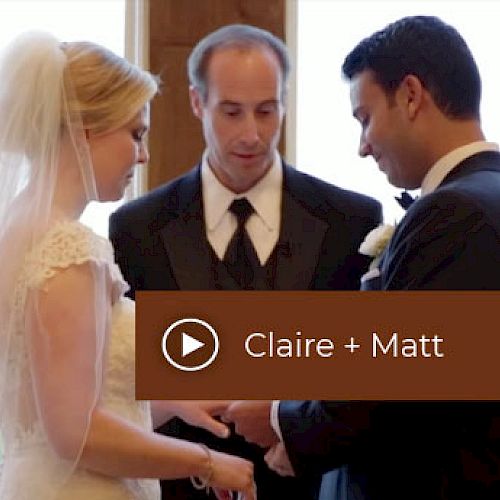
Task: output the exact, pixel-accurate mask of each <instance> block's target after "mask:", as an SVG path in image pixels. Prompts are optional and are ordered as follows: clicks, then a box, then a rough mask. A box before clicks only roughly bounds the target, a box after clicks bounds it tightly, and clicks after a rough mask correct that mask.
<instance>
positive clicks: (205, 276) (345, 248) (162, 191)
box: [110, 25, 381, 500]
mask: <svg viewBox="0 0 500 500" xmlns="http://www.w3.org/2000/svg"><path fill="white" fill-rule="evenodd" d="M289 72H290V60H289V54H288V50H287V48H286V46H285V45H284V43H283V42H282V41H281V40H280V39H279V38H277V37H275V36H274V35H273V34H271V33H270V32H268V31H265V30H262V29H259V28H256V27H253V26H249V25H229V26H225V27H223V28H220V29H219V30H217V31H215V32H213V33H211V34H209V35H207V36H206V37H205V38H204V39H202V40H201V41H200V42H199V43H198V44H197V45H196V47H195V48H194V49H193V51H192V53H191V55H190V57H189V60H188V74H189V82H190V89H189V92H190V100H191V107H192V110H193V113H194V115H195V116H196V117H197V118H198V119H199V120H200V123H201V125H202V129H203V134H204V138H205V143H206V149H205V151H204V153H203V154H202V157H201V159H200V162H199V163H198V165H196V166H195V167H194V168H193V169H192V170H190V171H189V172H187V173H186V174H185V175H183V176H181V177H179V178H177V179H175V180H173V181H172V182H170V183H168V184H166V185H163V186H161V187H159V188H157V189H155V190H154V191H152V192H150V193H149V194H147V195H145V196H143V197H142V198H139V199H137V200H135V201H132V202H130V203H128V204H126V205H125V206H123V207H122V208H120V209H119V210H118V211H117V212H116V213H115V214H113V215H112V217H111V220H110V238H111V240H112V242H113V244H114V247H115V251H116V258H117V261H118V264H119V266H120V268H121V270H122V272H123V274H124V276H125V279H126V280H127V281H128V283H129V284H130V286H131V294H132V296H133V294H134V293H135V291H136V290H308V289H315V290H356V289H358V288H359V280H360V277H361V275H362V274H363V273H364V272H365V271H366V269H367V265H368V259H367V258H366V257H365V256H362V255H361V254H359V253H358V247H359V245H360V243H361V242H362V240H363V238H364V237H365V235H366V234H367V233H368V232H369V231H370V230H371V229H373V228H374V227H375V226H376V225H377V224H378V223H379V221H380V218H381V207H380V204H379V203H378V202H376V201H375V200H373V199H371V198H368V197H366V196H363V195H360V194H357V193H353V192H350V191H346V190H343V189H340V188H338V187H336V186H333V185H330V184H327V183H326V182H323V181H321V180H319V179H317V178H314V177H311V176H309V175H307V174H305V173H302V172H299V171H298V170H296V169H295V168H294V167H292V166H291V165H289V164H287V162H286V161H285V160H284V158H283V157H282V156H281V155H280V153H279V152H278V150H277V147H278V142H279V138H280V133H281V127H282V123H283V118H284V115H285V106H286V96H287V88H288V76H289ZM167 78H168V75H167ZM327 161H331V162H332V166H333V165H334V162H335V159H334V157H332V158H331V159H328V160H327ZM160 430H161V432H165V433H168V434H174V435H176V436H182V437H185V438H189V439H193V440H197V441H198V440H200V441H202V440H205V442H210V443H211V445H212V446H219V447H221V448H222V449H225V450H231V452H233V453H237V454H241V455H242V456H245V457H251V458H252V459H253V460H254V461H255V463H256V481H257V489H258V495H259V498H260V499H264V500H265V499H273V498H287V499H300V500H307V499H313V498H316V493H317V485H318V481H317V480H316V479H317V478H313V479H310V480H309V479H308V480H307V481H306V480H298V479H293V478H292V479H290V478H281V477H279V476H278V475H277V474H275V473H274V472H271V471H269V470H268V468H267V466H266V465H265V463H264V461H263V458H262V457H263V454H264V452H263V451H262V450H260V449H259V448H258V447H256V446H255V447H253V446H251V445H249V444H248V443H246V442H245V441H244V440H243V439H242V438H237V437H232V438H230V439H229V440H227V441H223V440H220V439H219V440H217V441H216V442H215V443H214V440H215V438H213V437H211V436H208V434H206V433H203V432H201V431H199V430H195V429H193V428H188V426H186V425H182V424H181V423H179V422H175V424H174V425H169V426H168V428H167V427H164V428H162V429H160ZM162 487H163V495H164V498H167V497H168V498H174V497H175V498H178V499H180V498H186V499H187V498H190V499H192V498H194V497H193V492H192V488H191V486H190V485H189V484H188V485H187V487H184V485H183V484H180V482H179V481H177V482H172V481H169V482H164V483H163V486H162ZM200 498H206V497H205V496H204V493H202V494H201V496H200Z"/></svg>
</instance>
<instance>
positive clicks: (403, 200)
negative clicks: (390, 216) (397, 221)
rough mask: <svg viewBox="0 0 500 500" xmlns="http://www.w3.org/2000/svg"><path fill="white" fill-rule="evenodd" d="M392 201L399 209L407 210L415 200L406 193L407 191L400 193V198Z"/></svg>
mask: <svg viewBox="0 0 500 500" xmlns="http://www.w3.org/2000/svg"><path fill="white" fill-rule="evenodd" d="M394 199H395V200H396V201H397V202H398V203H399V204H400V206H401V208H403V209H404V210H408V209H409V208H410V206H411V204H412V203H413V202H414V201H415V200H416V199H417V198H413V196H412V195H411V194H410V193H408V191H402V192H401V196H400V197H399V198H398V197H397V196H395V197H394Z"/></svg>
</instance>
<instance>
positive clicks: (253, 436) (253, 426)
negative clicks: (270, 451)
mask: <svg viewBox="0 0 500 500" xmlns="http://www.w3.org/2000/svg"><path fill="white" fill-rule="evenodd" d="M270 413H271V401H234V402H233V403H231V404H230V405H229V406H228V408H227V409H226V411H225V412H224V413H223V414H222V420H223V421H224V422H226V423H234V426H235V430H236V432H237V433H238V434H240V435H242V436H243V437H244V438H245V439H246V440H247V441H248V442H249V443H256V444H258V445H259V446H262V447H263V448H268V447H269V446H272V445H273V444H275V443H277V442H278V441H279V439H278V436H277V435H276V433H275V432H274V430H273V428H272V427H271V417H270Z"/></svg>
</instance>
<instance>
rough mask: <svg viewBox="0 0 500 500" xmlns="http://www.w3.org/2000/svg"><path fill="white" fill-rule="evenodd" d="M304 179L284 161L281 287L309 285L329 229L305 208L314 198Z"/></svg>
mask: <svg viewBox="0 0 500 500" xmlns="http://www.w3.org/2000/svg"><path fill="white" fill-rule="evenodd" d="M300 181H301V180H300V179H297V172H295V171H294V170H293V169H292V168H291V167H289V166H287V165H285V164H284V165H283V198H282V203H281V230H280V237H279V239H278V245H277V249H276V250H277V253H276V279H275V288H276V289H277V290H292V289H295V290H307V289H308V288H309V286H310V284H311V281H312V277H313V274H314V271H315V269H316V266H317V264H318V259H319V253H320V250H321V244H322V242H323V239H324V237H325V233H326V231H327V229H328V225H327V223H326V222H324V221H323V220H321V219H319V218H318V217H315V216H314V215H313V214H312V213H311V212H310V211H309V210H307V209H306V208H305V206H304V205H305V204H306V203H307V200H308V199H309V200H312V199H314V198H310V197H309V196H307V195H308V193H303V189H304V186H303V182H300ZM310 195H312V193H310Z"/></svg>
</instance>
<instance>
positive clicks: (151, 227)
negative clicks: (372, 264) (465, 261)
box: [110, 164, 381, 296]
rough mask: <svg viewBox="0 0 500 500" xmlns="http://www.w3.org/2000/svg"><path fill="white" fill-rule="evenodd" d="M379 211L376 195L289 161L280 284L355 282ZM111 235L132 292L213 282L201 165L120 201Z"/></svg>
mask: <svg viewBox="0 0 500 500" xmlns="http://www.w3.org/2000/svg"><path fill="white" fill-rule="evenodd" d="M380 219H381V207H380V204H379V203H378V202H376V201H375V200H372V199H371V198H368V197H366V196H363V195H360V194H357V193H353V192H350V191H346V190H343V189H340V188H338V187H335V186H332V185H330V184H327V183H325V182H323V181H321V180H319V179H317V178H314V177H311V176H309V175H306V174H304V173H302V172H299V171H297V170H295V169H293V168H291V167H289V166H287V165H285V164H283V196H282V218H281V229H280V236H279V240H278V247H277V250H278V252H277V265H276V279H275V288H276V289H278V290H308V289H319V290H357V289H358V288H359V279H360V276H361V274H362V273H363V272H364V270H365V268H366V266H367V264H368V261H367V259H366V258H365V257H364V256H362V255H360V254H359V253H358V247H359V245H360V244H361V242H362V240H363V238H364V237H365V235H366V233H367V232H369V231H370V230H371V229H373V228H374V227H375V226H376V225H377V224H378V223H379V221H380ZM110 239H111V241H112V243H113V246H114V248H115V255H116V260H117V262H118V264H119V266H120V268H121V270H122V273H123V275H124V277H125V279H126V281H127V282H128V283H129V285H130V286H131V295H132V296H133V294H134V292H135V291H136V290H177V289H180V290H209V289H211V288H212V282H211V279H210V278H211V271H210V269H211V265H212V260H211V248H210V244H209V243H208V241H207V238H206V233H205V222H204V215H203V203H202V193H201V179H200V166H198V167H195V168H194V169H193V170H191V171H190V172H189V173H187V174H186V175H184V176H182V177H180V178H178V179H176V180H174V181H172V182H171V183H169V184H167V185H165V186H161V187H159V188H157V189H156V190H154V191H152V192H151V193H149V194H147V195H145V196H143V197H142V198H139V199H137V200H134V201H132V202H130V203H127V204H126V205H125V206H123V207H121V208H120V209H118V210H117V211H116V212H115V213H114V214H113V215H112V216H111V218H110Z"/></svg>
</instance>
